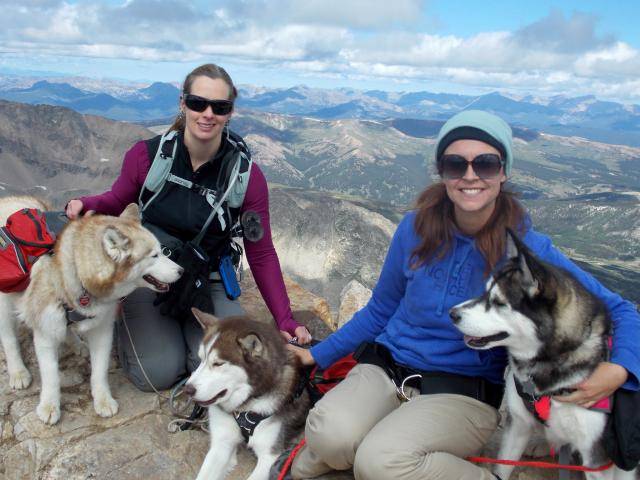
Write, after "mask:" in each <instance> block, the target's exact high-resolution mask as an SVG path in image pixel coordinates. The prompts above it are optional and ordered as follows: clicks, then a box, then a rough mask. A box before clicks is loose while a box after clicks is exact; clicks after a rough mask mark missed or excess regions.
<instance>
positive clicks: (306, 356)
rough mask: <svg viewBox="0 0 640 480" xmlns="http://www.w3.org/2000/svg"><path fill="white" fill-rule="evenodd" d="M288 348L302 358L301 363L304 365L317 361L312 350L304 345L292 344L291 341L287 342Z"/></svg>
mask: <svg viewBox="0 0 640 480" xmlns="http://www.w3.org/2000/svg"><path fill="white" fill-rule="evenodd" d="M287 348H288V349H289V351H290V352H293V354H294V355H295V356H296V357H298V360H300V363H301V364H302V365H305V366H310V365H315V363H316V361H315V359H314V358H313V355H311V351H310V350H308V349H306V348H302V347H297V346H296V345H291V344H290V343H289V344H287Z"/></svg>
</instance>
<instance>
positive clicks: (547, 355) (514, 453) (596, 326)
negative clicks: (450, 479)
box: [450, 232, 635, 480]
mask: <svg viewBox="0 0 640 480" xmlns="http://www.w3.org/2000/svg"><path fill="white" fill-rule="evenodd" d="M450 316H451V318H452V320H453V322H454V323H455V325H456V326H457V327H458V329H459V330H460V331H461V332H462V333H463V334H464V340H465V343H466V344H467V345H468V346H469V347H471V348H474V349H478V350H482V349H487V348H493V347H497V346H500V345H502V346H505V347H506V348H507V350H508V353H509V369H508V373H507V378H506V392H505V395H506V405H507V410H508V414H509V416H508V422H507V427H506V431H505V433H504V435H503V436H502V439H501V446H500V453H499V458H501V459H508V460H518V459H519V458H520V457H521V455H522V453H523V451H524V450H525V448H526V446H527V442H528V440H529V438H530V437H531V434H532V433H533V430H534V429H543V430H544V434H545V436H546V438H547V441H548V442H549V443H550V444H551V445H553V446H554V447H556V448H560V447H561V446H563V445H567V444H568V445H570V446H571V448H572V450H573V451H574V452H575V451H577V452H579V453H580V455H581V457H582V462H583V465H585V466H588V467H596V466H600V465H603V464H605V463H607V462H608V459H607V456H606V454H605V452H604V449H603V448H602V445H601V438H602V432H603V430H604V427H605V424H606V421H607V414H606V413H604V412H602V411H596V410H589V409H586V408H583V407H580V406H578V405H576V404H572V403H562V402H557V401H555V400H553V398H551V400H550V409H549V415H548V419H546V422H545V424H544V426H543V423H542V420H538V419H536V417H535V416H534V413H533V412H532V411H531V410H530V409H528V408H527V406H526V404H525V401H524V400H523V397H521V396H520V395H519V393H518V388H519V389H520V391H521V392H526V393H525V394H524V396H525V397H526V396H527V395H531V398H533V397H535V398H540V397H543V396H549V397H553V396H554V395H559V394H565V393H568V392H570V391H571V390H572V389H573V388H572V387H574V386H575V385H576V384H578V383H580V382H581V381H583V380H585V379H586V378H587V377H589V376H590V375H591V373H592V372H593V371H594V370H595V369H596V367H597V366H598V364H599V363H600V362H602V361H605V360H606V358H607V349H608V346H607V335H608V334H609V331H610V318H609V315H608V313H607V310H606V308H605V306H604V304H603V303H602V302H601V301H600V300H599V299H597V298H596V297H595V296H593V295H592V294H591V293H589V292H588V291H587V290H586V289H585V288H584V287H583V286H582V285H581V284H580V282H578V281H577V280H576V279H575V278H574V277H573V276H571V275H570V274H569V273H568V272H566V271H565V270H562V269H560V268H557V267H554V266H552V265H550V264H548V263H546V262H543V261H541V260H539V259H537V258H536V257H535V256H534V255H533V254H532V253H531V251H530V250H529V249H528V248H527V247H526V246H525V245H524V244H523V243H522V242H521V241H520V240H519V239H518V238H517V237H516V236H515V235H514V234H513V233H511V232H509V233H508V235H507V261H506V263H505V264H504V265H503V266H502V267H501V268H500V269H499V271H498V272H497V273H495V274H494V275H493V276H492V277H491V278H490V280H489V282H488V283H487V289H486V292H485V293H484V295H482V296H481V297H478V298H475V299H471V300H468V301H466V302H464V303H461V304H460V305H457V306H456V307H454V308H452V309H451V311H450ZM516 385H518V387H516ZM512 470H513V467H512V466H506V465H500V466H498V467H497V468H496V474H497V475H499V476H500V478H502V480H507V479H508V478H509V475H510V474H511V471H512ZM586 476H587V479H589V480H596V479H613V478H615V479H627V478H628V479H633V478H635V476H634V473H633V472H625V471H623V470H620V469H618V468H616V467H615V466H614V467H613V468H611V469H609V470H606V471H603V472H598V473H587V475H586Z"/></svg>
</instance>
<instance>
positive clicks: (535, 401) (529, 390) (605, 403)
mask: <svg viewBox="0 0 640 480" xmlns="http://www.w3.org/2000/svg"><path fill="white" fill-rule="evenodd" d="M514 381H515V384H516V391H517V392H518V395H519V396H520V398H521V399H522V401H523V403H524V405H525V407H526V408H527V410H529V412H531V414H532V415H533V416H534V417H535V419H536V420H538V421H539V422H540V423H542V424H543V425H546V424H547V421H548V420H549V416H550V415H551V395H542V396H537V395H536V394H535V387H534V385H533V382H532V381H531V380H529V381H527V382H525V383H522V382H520V380H518V379H517V378H515V377H514ZM559 393H564V392H558V394H559ZM589 410H598V411H601V412H604V413H611V399H610V398H609V397H606V398H603V399H601V400H598V401H597V402H596V403H595V404H594V405H593V406H591V407H590V408H589Z"/></svg>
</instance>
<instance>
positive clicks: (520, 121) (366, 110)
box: [0, 78, 640, 146]
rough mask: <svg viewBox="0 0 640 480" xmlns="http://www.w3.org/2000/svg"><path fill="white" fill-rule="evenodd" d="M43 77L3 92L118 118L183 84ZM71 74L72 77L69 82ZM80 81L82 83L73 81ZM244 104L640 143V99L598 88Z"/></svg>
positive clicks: (257, 93) (167, 106) (343, 92)
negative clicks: (485, 115)
mask: <svg viewBox="0 0 640 480" xmlns="http://www.w3.org/2000/svg"><path fill="white" fill-rule="evenodd" d="M66 80H67V81H66V82H62V81H55V82H54V81H51V79H49V80H37V81H33V82H32V84H30V85H25V84H24V82H20V83H18V82H17V81H16V80H12V81H9V80H7V79H6V78H5V79H4V81H3V79H2V78H0V98H2V99H5V100H11V101H16V102H23V103H30V104H48V105H57V106H64V107H68V108H71V109H73V110H75V111H77V112H80V113H87V114H92V115H100V116H104V117H107V118H111V119H114V120H126V121H132V122H143V123H146V124H154V123H156V124H157V123H166V122H168V120H169V119H170V118H171V117H173V116H174V115H175V114H176V112H177V108H178V98H179V94H180V91H179V89H178V88H177V87H176V86H175V85H173V84H170V83H161V82H156V83H153V84H151V85H148V86H144V87H140V86H139V85H135V86H122V87H121V88H116V87H115V86H114V82H113V81H109V82H105V83H104V85H102V84H101V83H100V82H99V81H94V82H92V83H89V82H87V81H74V80H73V79H66ZM69 82H70V83H69ZM72 83H75V84H77V86H74V85H72ZM237 106H238V109H240V110H242V109H248V110H251V111H263V112H270V113H280V114H292V115H301V116H307V117H312V118H317V119H323V120H334V119H373V120H397V119H417V120H440V121H442V120H446V119H447V118H449V117H450V116H451V115H453V114H454V113H456V112H459V111H461V110H464V109H470V108H475V109H482V110H488V111H492V112H494V113H497V114H498V115H500V116H502V117H503V118H504V119H505V120H507V121H508V122H509V123H510V124H512V125H513V126H521V127H525V128H528V129H534V130H538V131H541V132H545V133H550V134H555V135H562V136H578V137H583V138H586V139H590V140H594V141H599V142H605V143H612V144H623V145H631V146H640V105H623V104H620V103H616V102H609V101H602V100H598V99H597V98H596V97H594V96H583V97H567V96H564V95H557V96H553V97H548V98H542V97H533V96H523V97H519V98H516V97H514V96H510V95H506V94H502V93H499V92H493V93H489V94H485V95H476V96H474V95H459V94H447V93H431V92H428V91H422V92H385V91H381V90H369V91H361V90H354V89H347V88H341V89H319V88H310V87H307V86H304V85H299V86H295V87H291V88H264V87H255V86H250V85H245V86H242V87H241V88H240V95H239V99H238V103H237Z"/></svg>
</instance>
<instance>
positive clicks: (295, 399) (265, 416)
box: [184, 309, 310, 480]
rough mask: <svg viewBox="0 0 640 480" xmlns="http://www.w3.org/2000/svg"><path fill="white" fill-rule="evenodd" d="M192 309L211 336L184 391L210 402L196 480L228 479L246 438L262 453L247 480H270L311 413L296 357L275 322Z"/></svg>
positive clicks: (207, 402)
mask: <svg viewBox="0 0 640 480" xmlns="http://www.w3.org/2000/svg"><path fill="white" fill-rule="evenodd" d="M193 314H194V315H195V317H196V318H197V319H198V321H199V322H200V324H201V325H202V327H203V328H204V329H205V334H204V338H203V340H202V343H201V345H200V349H199V352H198V355H199V356H200V361H201V363H200V365H199V366H198V368H197V369H196V370H195V371H194V372H193V373H192V374H191V377H190V378H189V380H188V381H187V383H186V384H185V387H184V391H185V392H186V393H187V394H189V395H191V397H192V398H193V399H194V400H195V401H196V402H197V403H198V404H200V405H202V406H207V407H208V409H209V424H210V428H209V431H210V436H211V445H210V447H209V452H208V453H207V455H206V457H205V459H204V462H203V464H202V467H201V468H200V472H199V473H198V477H197V480H222V479H223V478H225V476H226V475H227V473H229V472H230V471H231V470H232V469H233V467H234V466H235V465H236V452H237V449H238V446H239V445H240V444H241V443H242V441H243V435H244V438H248V439H247V445H248V446H249V447H250V448H251V449H252V450H253V451H254V452H255V454H256V456H257V458H258V463H257V464H256V467H255V469H254V470H253V472H252V473H251V475H250V476H249V477H248V480H266V479H267V478H268V477H269V470H270V468H271V466H272V465H273V463H274V462H275V461H276V459H277V458H278V456H279V455H280V454H281V453H282V452H283V451H284V450H285V449H286V448H287V447H289V446H290V445H291V444H292V442H293V441H295V440H296V438H297V436H298V435H299V434H300V433H301V432H302V429H303V427H304V422H305V420H306V417H307V413H308V412H309V408H310V401H309V394H308V392H307V391H306V389H304V388H300V387H303V386H304V385H301V383H300V369H299V364H298V361H297V360H296V358H295V356H294V355H293V354H292V353H291V352H289V351H288V350H287V348H286V345H285V343H284V341H283V339H282V337H281V336H280V334H279V332H278V331H277V330H276V328H275V327H274V326H272V325H267V324H265V323H261V322H258V321H255V320H251V319H249V318H247V317H228V318H224V319H221V320H219V319H217V318H216V317H214V316H213V315H208V314H206V313H203V312H201V311H199V310H197V309H193ZM256 420H257V421H256ZM255 423H257V426H256V425H255ZM243 430H244V432H243ZM249 430H253V432H252V434H251V435H249V434H248V431H249Z"/></svg>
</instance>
